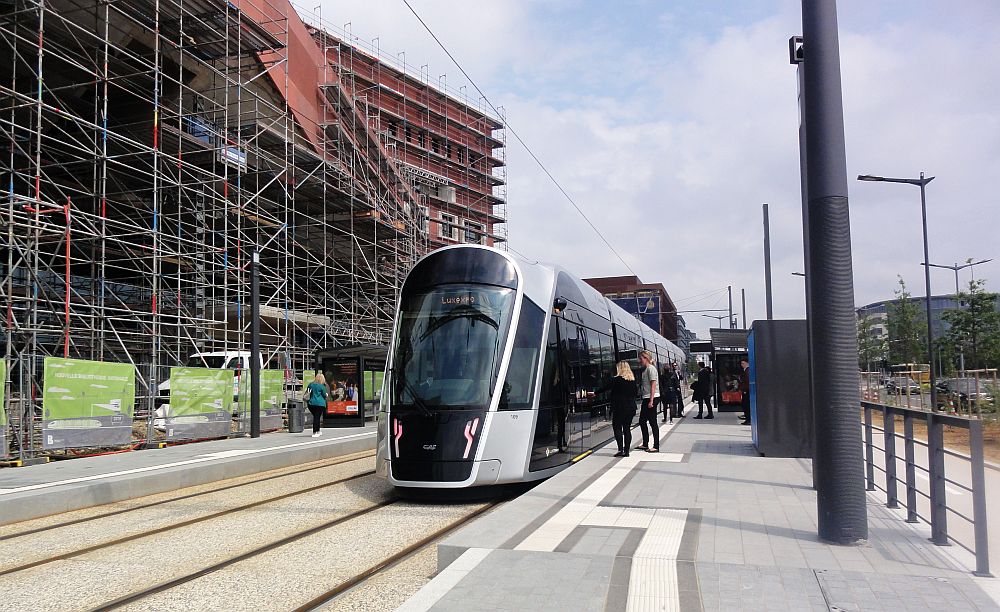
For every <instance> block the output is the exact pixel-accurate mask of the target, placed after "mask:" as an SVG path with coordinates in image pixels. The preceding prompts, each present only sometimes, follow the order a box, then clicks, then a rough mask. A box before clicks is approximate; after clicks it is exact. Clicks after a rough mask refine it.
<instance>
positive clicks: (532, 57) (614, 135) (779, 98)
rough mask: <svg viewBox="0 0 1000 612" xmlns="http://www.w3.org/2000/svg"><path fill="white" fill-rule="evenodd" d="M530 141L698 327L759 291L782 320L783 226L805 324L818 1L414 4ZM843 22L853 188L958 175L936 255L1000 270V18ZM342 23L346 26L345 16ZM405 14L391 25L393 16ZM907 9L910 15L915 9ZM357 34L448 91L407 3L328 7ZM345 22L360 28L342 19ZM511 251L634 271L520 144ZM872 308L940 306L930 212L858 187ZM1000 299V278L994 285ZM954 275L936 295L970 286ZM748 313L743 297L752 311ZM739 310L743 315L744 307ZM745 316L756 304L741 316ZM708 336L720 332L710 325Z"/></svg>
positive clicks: (946, 190)
mask: <svg viewBox="0 0 1000 612" xmlns="http://www.w3.org/2000/svg"><path fill="white" fill-rule="evenodd" d="M413 1H414V5H415V6H416V7H417V10H418V11H420V13H421V15H422V16H423V17H424V18H425V20H426V21H427V22H428V23H429V24H430V25H431V27H432V28H433V29H434V30H435V31H436V32H437V33H438V34H439V35H440V36H441V37H442V39H443V40H444V42H445V44H446V45H448V47H449V48H450V50H451V51H452V52H453V53H454V54H455V55H456V56H457V57H458V58H459V60H460V61H462V62H463V63H464V64H465V66H466V68H467V69H468V70H469V71H470V73H471V74H472V76H473V78H475V79H476V80H477V81H478V82H479V84H480V85H481V86H483V87H484V89H485V90H486V92H487V94H488V95H489V96H490V97H491V98H492V99H493V100H494V102H496V103H498V104H503V105H504V107H505V109H506V112H507V116H508V118H509V120H510V122H511V124H512V126H513V128H514V129H515V130H517V132H518V134H520V135H521V136H522V137H523V138H524V140H525V141H526V142H527V143H528V145H529V146H531V147H532V149H533V150H534V151H535V153H536V154H537V155H538V156H539V157H540V158H541V159H542V160H543V162H544V163H545V164H546V166H547V167H548V168H549V169H550V171H551V172H552V173H553V174H554V175H555V176H556V177H557V178H558V179H559V181H560V182H561V184H562V185H563V186H564V187H565V188H566V190H567V191H568V192H569V193H570V194H571V195H572V196H573V198H574V199H575V201H576V202H577V204H578V205H579V206H580V207H581V208H582V209H583V210H584V211H586V213H587V214H588V216H589V217H590V219H591V220H592V221H593V222H594V223H595V224H596V225H597V226H598V227H599V228H600V229H601V232H602V233H603V234H604V235H605V236H606V237H607V238H608V240H609V241H610V242H611V243H612V244H613V245H614V247H615V249H616V250H617V251H618V252H619V253H620V254H621V255H622V257H623V258H624V259H625V260H626V261H627V262H628V265H629V266H630V267H631V268H633V269H634V270H635V271H636V272H637V273H638V274H639V276H640V277H642V278H643V280H645V281H647V282H663V283H664V285H665V286H666V287H667V289H668V291H669V292H670V293H671V295H672V296H673V297H674V298H675V299H677V300H683V299H684V298H687V297H689V296H697V295H701V294H709V293H710V294H711V297H709V298H707V299H702V300H685V304H686V305H688V306H689V307H691V308H699V307H701V308H712V307H719V299H720V298H719V296H720V293H719V292H718V291H717V290H718V289H720V288H724V287H726V286H727V285H732V286H733V287H735V288H736V289H737V294H738V289H739V288H742V287H745V288H746V289H747V298H748V311H749V315H750V316H749V317H748V318H749V319H750V320H753V319H754V318H759V317H762V316H763V310H764V297H763V270H762V267H763V264H762V238H761V212H760V206H761V203H763V202H768V203H769V204H770V207H771V223H772V227H771V232H772V248H773V254H772V264H773V269H774V274H773V276H774V291H775V311H776V315H777V316H779V317H789V318H797V317H801V316H803V310H804V309H803V297H802V293H803V286H802V281H801V279H799V278H797V277H794V276H791V274H790V273H791V272H797V271H800V270H801V269H802V244H801V234H802V228H801V202H800V191H799V190H800V186H799V168H798V136H797V128H798V110H797V106H796V104H797V102H796V94H797V92H796V88H797V85H796V76H795V68H794V67H793V66H791V65H789V64H788V60H787V40H788V37H789V36H791V35H793V34H797V33H799V32H800V30H801V24H800V15H799V8H798V3H797V2H794V1H792V0H785V1H783V2H781V3H761V2H755V1H753V0H746V1H745V2H738V3H733V5H732V6H728V5H727V6H728V8H727V11H726V12H725V14H718V12H713V11H711V10H709V9H708V8H705V7H703V6H701V5H700V4H699V3H696V2H678V3H671V4H670V6H669V7H666V10H665V9H664V7H662V6H661V5H660V4H659V3H655V2H642V1H636V2H629V3H624V4H621V5H618V4H616V5H615V11H614V12H611V11H608V10H607V7H605V6H604V5H603V4H602V3H585V2H578V1H571V0H563V1H560V2H553V3H542V2H531V1H528V0H521V1H510V2H503V3H497V2H465V3H452V2H444V1H431V0H413ZM936 6H937V5H936V4H934V3H930V2H917V3H912V2H905V3H904V2H901V1H889V2H887V3H886V4H885V5H882V4H881V3H879V5H878V6H877V7H873V6H872V5H871V3H867V2H862V1H861V0H842V2H841V3H840V19H841V52H842V63H843V84H844V107H845V116H846V136H847V146H848V165H849V167H848V171H849V174H850V176H852V177H853V176H855V175H856V174H859V173H877V174H884V175H901V176H910V175H916V174H917V173H919V172H920V171H921V170H924V171H926V172H928V173H929V174H933V175H936V176H937V179H936V180H935V181H934V183H932V184H931V185H930V186H929V188H928V214H929V220H930V223H931V230H930V238H931V258H932V260H933V261H936V262H937V263H952V262H955V261H964V260H965V259H966V258H967V257H976V258H986V257H993V256H997V258H998V260H1000V253H997V252H996V251H995V249H996V245H997V244H998V243H1000V241H998V240H997V232H998V229H997V228H998V227H1000V214H998V212H997V211H998V206H997V201H996V200H997V196H996V195H995V194H996V193H997V190H996V189H995V188H994V187H993V185H992V179H993V177H995V176H998V175H1000V173H998V170H1000V118H998V114H997V112H996V101H997V99H998V98H1000V95H998V94H1000V39H998V38H997V37H996V36H995V35H993V32H992V31H991V27H992V24H995V23H996V18H998V17H1000V9H998V8H997V6H996V5H995V3H991V2H968V3H961V4H957V5H954V6H949V10H948V11H947V12H946V13H947V14H945V15H942V12H941V11H940V10H939V7H937V8H935V7H936ZM328 7H329V8H328ZM387 7H391V8H387ZM903 8H905V9H906V10H901V9H903ZM331 12H332V13H334V14H336V15H337V16H338V17H337V18H336V19H333V21H334V22H335V23H339V22H346V21H352V27H353V28H354V31H355V32H359V31H362V30H366V31H367V32H369V34H370V36H369V38H370V37H371V36H374V34H372V33H377V34H378V35H379V36H380V45H381V47H382V48H383V49H394V50H396V49H402V48H404V47H405V48H406V49H407V55H406V61H407V62H408V63H410V64H412V65H415V66H419V65H421V64H424V63H430V64H431V65H432V66H433V67H432V68H431V69H430V70H429V74H430V75H432V78H435V79H436V78H437V75H439V74H443V73H445V72H447V73H448V74H449V77H448V83H449V85H452V86H457V84H460V80H459V79H458V78H457V75H458V71H457V69H454V68H452V67H450V66H449V65H448V63H447V60H446V59H442V58H443V55H442V54H441V52H440V50H438V49H437V48H436V44H435V43H434V42H433V41H432V40H431V39H430V38H429V37H428V36H427V35H426V33H425V32H423V30H422V28H420V26H419V25H418V24H416V22H415V21H414V20H413V17H412V15H410V14H409V11H408V10H407V9H406V8H405V6H403V5H402V4H401V3H399V4H396V3H382V2H379V3H369V4H368V5H358V4H356V3H348V2H346V1H340V0H338V1H336V2H325V3H324V15H325V16H326V15H328V14H330V13H331ZM341 17H342V19H341ZM507 159H508V166H509V168H508V170H509V172H508V176H509V193H508V201H509V217H510V227H509V230H510V236H511V245H512V246H513V247H514V248H515V249H517V250H518V251H520V252H523V253H525V254H527V255H529V256H531V257H534V258H538V259H541V260H548V261H552V262H554V263H558V264H561V265H564V266H565V267H567V268H569V269H570V270H571V271H572V272H574V273H575V274H577V275H579V276H597V275H610V274H623V273H626V272H625V270H624V266H622V264H621V263H620V262H619V261H618V260H617V258H616V257H615V256H614V255H613V254H612V253H611V252H610V251H609V250H608V249H607V248H606V247H604V246H603V245H602V244H601V242H600V240H599V239H598V238H597V237H596V236H595V235H594V234H593V232H592V231H591V230H590V228H589V227H588V226H587V224H586V222H585V221H584V220H583V219H582V218H581V217H580V216H579V215H578V214H577V213H576V212H575V211H574V210H573V209H572V207H571V206H570V205H569V204H568V203H567V202H566V201H565V199H564V198H563V197H562V195H561V194H560V193H559V192H558V190H556V188H555V187H554V186H553V185H552V184H551V183H550V182H549V181H548V179H547V178H546V177H545V176H544V174H543V173H542V172H541V171H540V170H539V169H538V168H537V166H535V164H534V162H533V161H532V160H531V159H530V157H529V156H528V155H527V153H526V152H525V151H524V150H523V149H521V148H520V147H519V146H518V145H517V144H516V143H515V142H514V139H513V138H512V136H511V134H510V133H508V151H507ZM850 195H851V204H852V240H853V245H854V270H855V284H856V301H857V303H858V304H864V303H868V302H872V301H875V300H879V299H884V298H887V297H890V296H891V294H892V289H893V286H894V282H895V277H896V274H902V275H903V276H904V277H906V278H907V279H908V281H909V284H910V285H911V287H912V288H913V289H914V294H921V293H922V290H921V289H919V287H921V286H922V283H921V282H920V278H921V276H922V271H921V270H922V269H921V266H920V265H919V264H920V261H921V259H922V248H921V236H920V215H919V194H918V192H917V191H916V189H915V188H908V187H906V186H901V185H879V184H862V183H858V182H856V181H853V180H852V182H851V185H850ZM976 274H977V277H983V276H985V277H987V278H991V279H992V280H993V283H992V286H994V287H995V286H996V281H1000V263H996V262H995V263H991V264H988V265H986V266H982V267H980V268H978V269H977V270H976ZM953 282H954V280H953V276H949V273H948V272H941V273H937V272H936V273H935V276H934V290H935V292H945V291H949V290H951V289H952V288H953ZM736 301H737V303H738V299H737V300H736ZM723 302H724V299H723ZM737 309H738V306H737ZM698 319H702V320H705V321H707V319H703V318H701V317H698V316H697V315H695V316H691V317H688V320H689V323H691V324H692V326H693V327H694V328H695V329H696V330H698V331H700V332H702V333H704V332H705V331H706V330H707V327H708V325H704V324H702V323H700V321H698Z"/></svg>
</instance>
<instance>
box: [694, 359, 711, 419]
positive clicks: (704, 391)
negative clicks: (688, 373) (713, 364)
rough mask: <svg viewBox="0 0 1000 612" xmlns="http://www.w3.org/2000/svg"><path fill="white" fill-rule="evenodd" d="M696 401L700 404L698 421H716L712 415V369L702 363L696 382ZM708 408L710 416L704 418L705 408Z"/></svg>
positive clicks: (699, 363) (700, 363)
mask: <svg viewBox="0 0 1000 612" xmlns="http://www.w3.org/2000/svg"><path fill="white" fill-rule="evenodd" d="M694 385H695V392H694V395H695V397H694V399H695V401H697V402H698V414H697V416H695V417H694V418H696V419H701V418H705V419H714V418H715V415H713V414H712V395H714V394H713V393H712V368H709V367H708V366H706V365H705V364H704V363H702V362H698V380H696V381H695V383H694ZM706 405H707V406H708V416H703V413H704V410H705V406H706Z"/></svg>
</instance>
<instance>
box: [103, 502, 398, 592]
mask: <svg viewBox="0 0 1000 612" xmlns="http://www.w3.org/2000/svg"><path fill="white" fill-rule="evenodd" d="M396 503H399V499H398V498H390V499H386V500H383V501H381V502H378V503H376V504H373V505H371V506H368V507H366V508H362V509H361V510H357V511H355V512H351V513H349V514H345V515H343V516H340V517H337V518H335V519H332V520H329V521H326V522H323V523H320V524H319V525H314V526H312V527H310V528H308V529H303V530H301V531H297V532H295V533H293V534H290V535H287V536H285V537H283V538H280V539H278V540H275V541H273V542H268V543H267V544H264V545H262V546H258V547H255V548H253V549H251V550H248V551H245V552H243V553H241V554H239V555H236V556H234V557H230V558H228V559H224V560H222V561H219V562H217V563H213V564H212V565H209V566H207V567H204V568H202V569H199V570H197V571H194V572H190V573H188V574H184V575H183V576H177V577H175V578H172V579H170V580H166V581H163V582H160V583H158V584H155V585H153V586H150V587H147V588H144V589H142V590H139V591H135V592H133V593H129V594H128V595H125V596H123V597H119V598H117V599H113V600H111V601H108V602H105V603H103V604H101V605H99V606H97V607H96V608H92V609H91V612H106V611H108V610H115V609H118V608H121V607H123V606H126V605H128V604H131V603H135V602H138V601H141V600H143V599H146V598H147V597H150V596H152V595H155V594H157V593H160V592H162V591H166V590H168V589H172V588H174V587H177V586H180V585H182V584H185V583H187V582H191V581H192V580H197V579H198V578H201V577H203V576H207V575H209V574H212V573H215V572H218V571H219V570H222V569H225V568H227V567H229V566H232V565H235V564H236V563H239V562H241V561H246V560H247V559H250V558H253V557H256V556H258V555H261V554H263V553H266V552H269V551H272V550H275V549H277V548H280V547H282V546H285V545H288V544H291V543H293V542H296V541H298V540H301V539H302V538H305V537H308V536H310V535H313V534H316V533H319V532H321V531H324V530H326V529H330V528H331V527H336V526H337V525H340V524H342V523H346V522H347V521H350V520H353V519H356V518H360V517H363V516H365V515H367V514H370V513H372V512H375V511H376V510H380V509H382V508H385V507H387V506H391V505H392V504H396Z"/></svg>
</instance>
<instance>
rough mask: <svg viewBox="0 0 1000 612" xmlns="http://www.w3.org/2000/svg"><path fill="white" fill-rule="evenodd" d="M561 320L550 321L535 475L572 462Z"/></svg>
mask: <svg viewBox="0 0 1000 612" xmlns="http://www.w3.org/2000/svg"><path fill="white" fill-rule="evenodd" d="M558 325H559V320H558V318H556V317H552V318H551V320H550V321H549V335H548V338H547V339H546V341H545V355H544V357H543V359H544V360H545V365H544V366H543V368H542V380H541V386H540V390H539V397H538V416H537V417H536V418H535V433H534V437H533V440H532V448H531V459H530V460H529V462H528V469H529V470H530V471H532V472H534V471H536V470H544V469H545V468H551V467H556V466H558V465H562V464H563V463H566V462H567V461H569V460H570V458H571V457H570V455H569V454H568V452H567V451H568V450H569V449H568V447H567V439H566V416H567V415H566V403H567V397H566V381H565V378H564V376H563V373H562V363H561V356H560V354H559V335H558V332H557V331H556V330H557V328H558Z"/></svg>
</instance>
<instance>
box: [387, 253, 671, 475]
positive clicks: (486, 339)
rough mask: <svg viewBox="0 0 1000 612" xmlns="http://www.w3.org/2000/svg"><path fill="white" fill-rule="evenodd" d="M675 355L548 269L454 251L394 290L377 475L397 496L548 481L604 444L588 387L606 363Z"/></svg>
mask: <svg viewBox="0 0 1000 612" xmlns="http://www.w3.org/2000/svg"><path fill="white" fill-rule="evenodd" d="M643 349H646V350H649V351H650V352H651V353H652V354H653V356H654V359H655V360H656V361H657V364H656V365H657V368H658V369H659V370H661V371H662V368H663V367H664V366H665V365H666V364H668V363H671V362H673V363H677V364H678V365H680V364H682V363H683V361H684V356H683V352H682V351H681V350H680V349H679V348H677V346H675V345H674V344H672V343H670V342H669V341H667V340H666V339H665V338H663V337H662V336H660V335H659V334H657V333H656V332H654V331H653V330H652V329H651V328H650V327H649V326H647V325H645V324H644V323H641V322H640V321H638V320H637V319H636V318H635V317H634V316H633V315H630V314H629V313H627V312H626V311H625V310H623V309H622V308H620V307H619V306H617V305H616V304H614V303H612V302H611V301H609V300H607V299H606V298H604V296H602V295H601V294H600V293H598V292H597V291H596V290H595V289H593V288H592V287H590V286H589V285H587V284H586V283H584V282H583V281H581V280H579V279H577V278H574V277H573V276H571V275H569V274H568V273H567V272H565V271H563V270H561V269H560V268H558V267H556V266H551V265H548V264H541V263H538V262H533V261H527V260H525V259H523V258H520V257H516V256H514V255H512V254H510V253H507V252H503V251H499V250H497V249H493V248H489V247H484V246H474V245H461V246H454V247H446V248H443V249H439V250H437V251H434V252H433V253H430V254H429V255H427V256H426V257H424V258H423V259H421V260H420V261H419V262H418V263H417V264H416V265H415V266H414V268H413V269H412V270H411V271H410V273H409V275H408V276H407V278H406V281H405V282H404V284H403V289H402V292H401V295H400V303H399V307H398V311H397V313H396V323H395V330H394V333H393V338H392V345H391V347H390V350H389V359H388V363H387V368H386V376H385V379H384V383H383V385H384V386H383V391H382V399H381V404H380V407H379V415H378V417H379V418H378V453H377V472H378V474H379V475H381V476H383V477H385V478H388V479H389V482H390V483H391V484H393V485H394V486H396V487H405V488H461V487H475V486H483V485H495V484H504V483H516V482H526V481H531V480H538V479H542V478H547V477H549V476H552V475H553V474H555V473H556V472H558V471H559V470H561V469H563V468H565V467H567V466H568V465H570V464H571V463H572V462H573V461H574V460H575V459H576V458H579V457H582V456H584V455H585V454H587V453H588V451H591V450H592V449H594V448H596V447H599V446H601V445H603V444H605V443H606V442H607V441H608V440H611V439H613V437H614V436H613V434H612V430H611V420H610V414H609V409H608V402H607V397H606V395H605V394H602V393H600V392H598V389H599V388H600V387H601V386H602V385H603V384H604V383H605V382H607V381H608V380H609V379H610V377H611V376H613V375H614V371H615V365H614V364H615V362H616V361H618V360H621V359H625V360H627V361H629V362H630V363H631V364H632V366H633V368H638V359H637V355H638V352H639V351H641V350H643Z"/></svg>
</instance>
